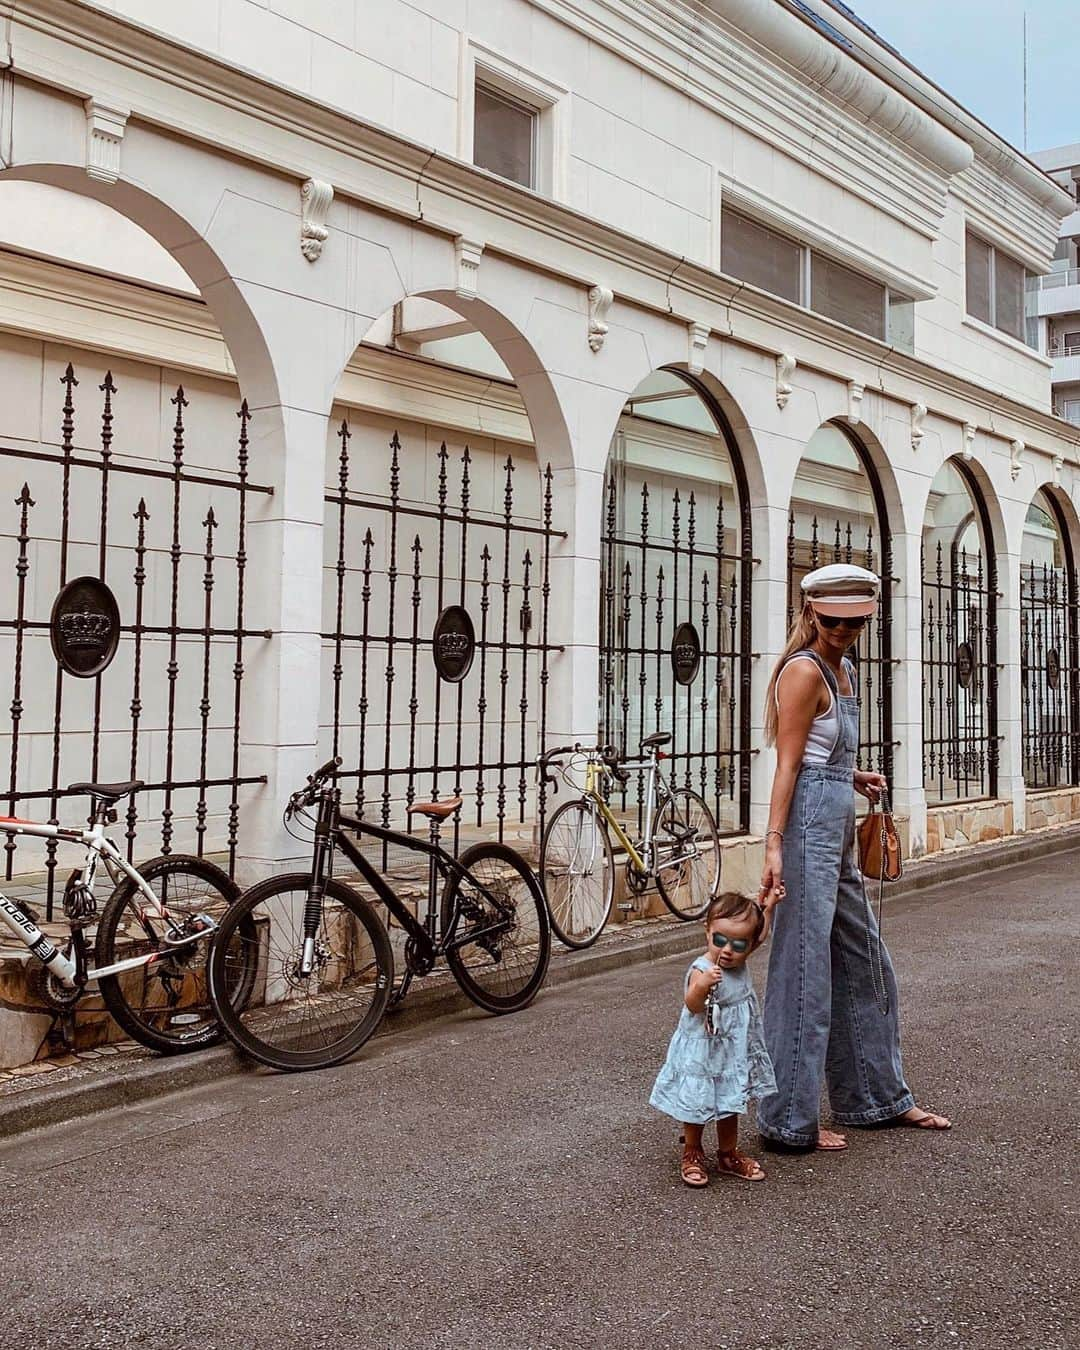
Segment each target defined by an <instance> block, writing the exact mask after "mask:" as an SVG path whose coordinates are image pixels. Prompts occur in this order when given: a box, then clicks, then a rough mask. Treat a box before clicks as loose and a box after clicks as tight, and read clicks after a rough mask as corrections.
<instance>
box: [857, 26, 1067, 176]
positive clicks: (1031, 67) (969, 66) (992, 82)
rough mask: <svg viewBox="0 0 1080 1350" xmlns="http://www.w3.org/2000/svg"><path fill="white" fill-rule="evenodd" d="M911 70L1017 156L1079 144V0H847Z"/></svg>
mask: <svg viewBox="0 0 1080 1350" xmlns="http://www.w3.org/2000/svg"><path fill="white" fill-rule="evenodd" d="M847 3H848V4H849V5H850V6H851V8H852V9H854V10H855V12H856V13H857V14H859V15H860V17H861V18H862V19H864V20H865V21H866V22H867V23H868V24H869V25H870V26H871V28H874V29H876V30H877V32H878V33H879V34H880V35H881V36H882V37H883V38H885V39H886V41H888V42H890V43H891V44H892V45H893V46H894V47H895V48H896V49H897V50H898V51H899V52H900V53H901V54H902V55H903V56H904V57H905V58H906V59H907V60H908V61H910V62H911V64H912V65H914V66H917V67H918V69H919V70H921V71H922V72H923V74H924V75H927V76H928V77H929V78H930V79H932V80H933V81H934V83H935V84H939V85H941V87H942V88H943V89H944V90H945V91H946V92H947V93H949V94H950V95H951V96H952V97H953V98H955V99H956V100H957V101H958V102H959V103H962V104H963V105H964V107H965V108H967V109H968V110H969V111H971V112H973V113H974V114H975V116H976V117H978V118H980V119H981V120H982V121H983V122H985V123H987V125H988V126H990V127H992V128H993V129H994V131H996V132H997V133H998V134H999V135H1001V136H1004V137H1005V139H1006V140H1008V141H1010V142H1011V143H1012V144H1013V145H1015V146H1016V147H1017V148H1018V149H1021V150H1022V149H1024V73H1023V45H1024V44H1023V22H1024V11H1025V10H1026V11H1027V15H1028V139H1027V149H1028V150H1029V151H1036V150H1048V149H1050V148H1052V147H1054V146H1059V145H1072V144H1075V143H1076V142H1078V141H1080V0H1026V3H1025V0H847Z"/></svg>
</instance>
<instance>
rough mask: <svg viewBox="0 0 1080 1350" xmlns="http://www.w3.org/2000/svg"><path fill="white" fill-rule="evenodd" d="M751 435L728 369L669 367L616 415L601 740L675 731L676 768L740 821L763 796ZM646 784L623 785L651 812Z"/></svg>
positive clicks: (608, 484)
mask: <svg viewBox="0 0 1080 1350" xmlns="http://www.w3.org/2000/svg"><path fill="white" fill-rule="evenodd" d="M735 418H738V421H739V423H741V428H742V437H740V435H739V433H738V432H737V431H736V424H735V423H733V419H735ZM748 435H749V428H748V427H747V426H746V423H745V420H744V419H742V418H741V415H740V414H739V410H738V408H737V406H736V405H735V403H734V401H733V400H732V399H731V398H730V396H729V395H727V393H726V391H724V390H723V389H722V387H721V386H719V384H718V382H717V381H716V380H715V378H714V377H707V376H704V375H697V374H691V373H690V372H689V371H688V370H687V368H686V366H685V365H684V364H682V363H672V364H669V365H664V366H661V367H658V368H657V369H655V370H653V371H652V372H650V373H649V374H647V375H646V376H645V377H644V379H642V380H641V381H640V382H639V383H638V385H637V386H636V388H635V389H634V390H633V391H631V393H630V396H629V398H628V399H627V400H626V403H625V405H624V409H623V413H622V415H621V417H620V419H619V421H618V423H617V425H616V428H615V433H614V435H613V437H612V440H611V446H610V449H609V455H608V463H607V467H606V474H605V492H604V502H603V511H602V543H601V577H600V589H601V594H600V632H601V638H600V723H601V740H602V741H606V742H607V743H610V744H613V745H615V746H616V747H617V748H618V749H619V750H620V751H623V752H625V753H626V754H628V755H629V756H630V757H631V758H633V757H634V756H635V754H636V752H637V748H638V742H639V741H640V739H641V737H642V736H644V735H645V734H651V733H652V732H654V731H668V732H671V734H672V736H673V743H672V746H671V755H672V765H671V776H672V778H673V780H674V781H675V782H677V783H679V784H680V785H682V786H686V787H689V788H690V789H692V790H694V791H697V792H699V793H700V794H701V795H702V796H703V797H704V798H705V799H706V801H707V802H708V804H709V806H710V808H711V809H712V811H713V812H714V814H715V815H716V817H717V820H718V823H719V825H720V827H721V829H722V830H726V831H728V832H732V831H739V830H745V829H746V828H748V821H749V809H750V728H751V706H750V683H751V649H752V643H751V603H750V601H751V581H752V569H753V547H752V518H751V488H750V484H749V481H748V474H747V467H746V462H745V460H744V457H743V451H742V443H741V442H742V441H743V440H745V437H746V436H748ZM641 786H642V785H641V784H640V783H635V782H633V781H632V782H631V784H630V785H628V787H627V788H625V789H624V790H623V792H622V794H621V795H622V805H623V806H624V807H627V808H630V809H637V810H638V811H639V813H640V811H641V808H642V795H641Z"/></svg>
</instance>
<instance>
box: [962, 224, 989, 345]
mask: <svg viewBox="0 0 1080 1350" xmlns="http://www.w3.org/2000/svg"><path fill="white" fill-rule="evenodd" d="M966 252H967V258H966V263H965V271H966V274H967V312H968V313H969V314H970V315H971V317H972V318H973V319H981V320H982V322H983V323H991V322H992V319H991V315H990V264H991V261H992V258H993V249H991V247H990V245H989V244H984V243H983V241H982V240H981V239H980V238H979V237H978V236H977V235H974V234H972V233H971V232H970V231H969V232H968V234H967V240H966Z"/></svg>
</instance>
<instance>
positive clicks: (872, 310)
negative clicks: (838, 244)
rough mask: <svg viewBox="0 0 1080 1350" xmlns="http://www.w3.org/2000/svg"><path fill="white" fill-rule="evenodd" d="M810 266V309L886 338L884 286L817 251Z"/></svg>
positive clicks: (849, 325) (882, 338)
mask: <svg viewBox="0 0 1080 1350" xmlns="http://www.w3.org/2000/svg"><path fill="white" fill-rule="evenodd" d="M811 269H812V270H811V274H810V276H811V282H810V308H811V309H815V310H817V312H818V313H819V314H824V315H825V317H826V318H827V319H835V320H836V321H837V323H845V324H847V326H848V327H849V328H857V329H858V330H859V332H860V333H869V335H870V336H871V337H876V338H878V339H879V340H880V341H882V342H884V341H885V287H884V286H882V285H881V284H880V283H879V282H877V281H871V280H870V278H869V277H864V276H861V275H860V274H859V273H858V272H853V271H852V270H851V268H850V267H844V266H843V265H842V264H840V263H838V262H833V260H832V259H831V258H823V257H821V256H819V255H818V254H816V253H815V254H814V256H813V262H812V265H811Z"/></svg>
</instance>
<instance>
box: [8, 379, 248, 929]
mask: <svg viewBox="0 0 1080 1350" xmlns="http://www.w3.org/2000/svg"><path fill="white" fill-rule="evenodd" d="M61 384H62V385H63V389H64V399H63V407H62V411H61V419H60V433H59V440H58V442H57V443H56V444H55V445H48V444H42V445H39V446H14V445H0V480H2V484H3V490H4V495H5V497H6V498H8V499H9V501H11V500H13V502H14V512H13V514H12V515H9V517H8V522H9V523H8V526H7V528H3V527H0V530H2V532H0V550H2V552H0V560H2V561H0V566H2V572H3V574H4V575H6V576H8V577H9V578H12V582H9V583H8V584H5V585H4V586H3V587H2V588H0V594H2V595H3V601H2V602H0V604H2V608H0V650H3V651H4V652H5V654H6V655H7V657H8V658H9V659H8V660H6V661H5V662H4V664H5V666H6V667H7V669H9V670H10V672H11V675H10V689H11V700H10V704H9V709H10V718H11V720H10V731H9V732H8V733H7V734H6V735H5V736H3V737H0V743H3V742H6V747H5V748H6V750H7V755H6V759H7V765H8V773H7V780H8V782H7V790H6V791H4V792H2V793H0V798H2V799H3V800H4V801H5V802H6V805H7V812H8V814H9V815H14V814H15V808H16V804H17V803H23V804H24V807H23V809H24V811H25V813H26V814H28V815H30V816H34V817H35V818H39V819H40V818H41V814H42V808H43V807H44V808H45V809H46V811H47V819H49V820H50V821H53V822H55V821H57V819H58V817H59V813H60V810H61V802H62V801H63V799H65V798H66V797H69V796H71V795H72V794H70V793H69V792H68V791H67V789H66V786H65V785H66V784H67V783H69V782H70V781H72V780H74V779H80V780H110V779H114V780H126V779H128V778H132V779H134V778H140V777H141V778H142V779H144V780H145V781H146V785H147V786H146V790H145V791H144V792H143V793H140V794H139V795H138V796H135V797H132V798H130V799H129V804H128V806H127V808H126V813H125V815H124V817H123V822H122V823H123V830H124V838H125V839H126V842H127V852H128V856H129V857H132V856H134V854H135V851H136V850H138V851H139V852H140V853H142V854H146V853H148V852H151V851H156V850H158V849H160V851H161V852H163V853H170V852H172V851H173V850H174V849H176V848H177V847H178V846H179V847H180V848H182V849H185V850H187V849H193V850H194V851H195V852H197V853H198V854H199V855H200V856H202V855H203V854H204V853H215V854H222V855H224V857H225V859H226V861H227V865H228V868H229V870H230V873H231V872H232V871H233V870H234V869H235V864H236V855H237V846H238V838H239V830H240V813H241V805H242V802H241V791H240V789H241V788H243V787H244V786H245V785H248V784H252V783H257V782H261V781H263V780H262V779H260V778H256V777H251V776H245V775H244V774H243V773H242V771H241V770H242V765H241V741H240V720H241V713H242V705H243V701H244V672H245V663H246V657H247V648H248V643H249V640H250V639H254V638H260V639H262V638H267V637H270V636H271V634H270V633H269V632H267V631H265V630H262V629H256V628H253V627H251V626H250V616H249V615H248V614H247V613H246V608H245V607H246V603H247V598H246V593H245V574H246V569H247V531H248V505H249V498H251V497H252V495H253V494H255V495H257V494H268V493H270V492H271V491H272V489H271V488H269V487H265V486H261V485H259V484H256V483H253V482H251V480H250V475H249V460H250V455H249V448H248V447H249V436H248V431H249V426H250V422H251V414H250V413H249V411H248V408H247V405H246V403H245V404H243V405H242V406H241V408H240V411H239V413H238V417H239V421H240V425H239V435H238V438H237V443H236V450H235V456H234V457H232V458H233V462H234V464H235V468H234V469H231V470H229V471H223V472H218V471H210V470H206V471H202V470H201V469H195V468H192V467H191V466H189V464H188V463H187V462H186V460H185V455H186V453H187V451H186V445H185V442H186V436H187V433H186V429H185V412H186V410H187V408H188V400H187V397H186V396H185V394H184V390H183V388H178V389H177V390H176V394H175V396H174V397H173V399H172V406H173V408H174V409H175V412H174V414H173V416H172V430H171V437H172V448H171V457H170V461H169V462H167V463H158V464H153V463H150V462H147V461H146V460H143V459H141V458H140V459H136V458H135V457H134V456H132V455H129V454H119V453H117V452H116V449H115V442H116V425H115V424H116V420H117V409H118V408H119V409H122V407H123V398H122V394H121V393H120V392H119V391H118V389H117V386H116V385H115V383H114V382H113V379H112V375H111V374H110V373H106V375H105V378H104V381H103V382H102V384H101V385H100V387H99V388H100V393H101V394H102V400H101V404H100V412H99V414H98V418H97V429H96V431H95V433H94V434H93V437H92V439H93V440H94V441H95V442H96V446H95V449H94V450H92V451H87V450H84V448H83V445H84V442H83V441H82V439H81V437H80V436H79V435H77V428H76V411H77V410H76V395H75V390H76V387H77V386H78V384H79V381H78V379H77V378H76V375H75V371H74V369H73V367H72V366H71V365H70V364H69V365H68V367H67V369H66V371H65V373H64V375H63V377H62V379H61ZM20 480H21V486H20ZM9 491H10V496H9ZM12 583H13V584H12ZM35 806H36V807H37V809H36V810H35V809H34V808H35ZM71 815H72V813H71V812H70V811H67V812H66V814H65V819H66V820H68V821H70V819H71ZM28 847H30V848H35V847H36V841H30V844H29V846H28ZM4 854H5V875H6V877H7V878H9V879H10V878H11V877H12V876H13V875H15V873H16V869H17V868H18V869H20V870H21V871H31V870H34V871H36V870H38V865H39V864H38V862H37V860H36V858H35V860H34V861H33V862H31V861H29V860H27V861H26V862H25V863H24V862H23V859H22V857H21V856H20V857H19V858H18V860H17V854H19V855H21V854H22V850H21V849H19V847H18V844H17V839H16V836H14V835H12V834H11V833H6V842H5V844H4ZM56 868H57V846H56V843H55V841H49V842H48V843H47V844H46V849H45V871H46V889H45V901H46V917H49V918H51V917H52V911H53V903H54V898H55V892H56V876H55V873H56Z"/></svg>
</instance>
